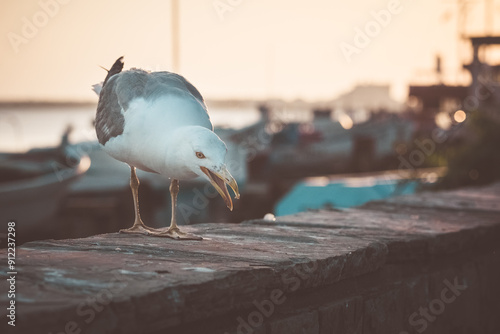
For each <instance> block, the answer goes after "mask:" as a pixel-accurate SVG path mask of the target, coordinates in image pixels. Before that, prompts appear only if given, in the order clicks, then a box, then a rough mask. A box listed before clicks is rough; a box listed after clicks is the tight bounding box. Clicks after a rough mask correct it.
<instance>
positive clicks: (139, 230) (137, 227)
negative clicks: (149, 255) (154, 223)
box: [120, 224, 157, 235]
mask: <svg viewBox="0 0 500 334" xmlns="http://www.w3.org/2000/svg"><path fill="white" fill-rule="evenodd" d="M156 231H157V230H155V229H153V228H151V227H148V226H146V225H144V224H134V226H132V227H131V228H127V229H123V230H120V233H129V234H144V235H151V234H153V233H154V232H156Z"/></svg>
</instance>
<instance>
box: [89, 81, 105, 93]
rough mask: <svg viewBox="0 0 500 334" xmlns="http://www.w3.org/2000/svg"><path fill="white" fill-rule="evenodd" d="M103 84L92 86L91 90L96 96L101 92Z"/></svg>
mask: <svg viewBox="0 0 500 334" xmlns="http://www.w3.org/2000/svg"><path fill="white" fill-rule="evenodd" d="M102 86H103V82H102V81H101V82H99V83H96V84H95V85H92V90H93V91H94V92H95V93H96V94H97V96H99V95H101V90H102Z"/></svg>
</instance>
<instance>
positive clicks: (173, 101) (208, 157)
mask: <svg viewBox="0 0 500 334" xmlns="http://www.w3.org/2000/svg"><path fill="white" fill-rule="evenodd" d="M123 65H124V61H123V57H120V58H118V59H117V60H116V61H115V63H114V64H113V66H112V67H111V69H110V70H109V71H108V74H107V76H106V78H105V79H104V82H103V83H102V84H97V85H94V86H93V87H94V91H95V92H96V93H97V94H98V95H99V102H98V104H97V113H96V119H95V130H96V133H97V139H98V140H99V143H100V145H101V147H102V148H103V150H104V151H105V152H106V153H108V154H109V155H110V156H112V157H113V158H115V159H117V160H119V161H122V162H125V163H127V164H128V165H129V166H130V188H131V189H132V195H133V199H134V208H135V220H134V224H133V225H132V227H130V228H128V229H123V230H120V232H122V233H137V234H145V235H152V236H158V237H167V238H173V239H177V240H179V239H184V240H201V239H202V238H201V237H199V236H196V235H193V234H189V233H185V232H182V231H181V230H180V229H179V226H178V225H177V221H176V207H177V194H178V192H179V180H188V179H193V178H195V177H199V176H201V177H202V178H204V179H206V180H207V181H209V182H210V183H211V184H212V185H213V186H214V187H215V189H216V190H217V191H218V192H219V194H220V195H221V197H222V198H223V199H224V201H225V203H226V205H227V207H228V208H229V209H230V210H232V209H233V202H232V200H231V196H230V195H229V192H228V190H227V187H226V185H229V187H231V189H232V190H233V192H234V194H235V197H236V198H239V196H240V195H239V191H238V184H237V183H236V180H235V179H234V178H233V177H232V176H231V174H230V173H229V171H228V170H227V168H226V165H225V158H226V153H227V147H226V145H225V144H224V142H223V141H222V140H221V139H220V138H219V137H218V136H217V135H216V134H215V133H214V131H213V125H212V123H211V122H210V117H209V115H208V110H207V106H206V104H205V101H204V99H203V97H202V96H201V94H200V92H199V91H198V90H197V89H196V88H195V87H194V86H193V85H192V84H191V83H190V82H189V81H188V80H186V79H185V78H184V77H182V76H181V75H178V74H175V73H172V72H149V71H145V70H142V69H138V68H132V69H130V70H127V71H122V70H123ZM136 168H138V169H140V170H143V171H146V172H151V173H157V174H161V175H164V176H166V177H168V178H170V179H171V182H170V195H171V198H172V219H171V222H170V227H168V228H163V229H154V228H151V227H148V226H146V224H144V222H143V221H142V219H141V216H140V214H139V194H138V188H139V179H138V177H137V174H136Z"/></svg>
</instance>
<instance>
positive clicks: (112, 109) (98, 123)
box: [95, 75, 125, 145]
mask: <svg viewBox="0 0 500 334" xmlns="http://www.w3.org/2000/svg"><path fill="white" fill-rule="evenodd" d="M117 77H118V76H117V75H114V76H113V77H111V78H109V79H108V81H107V82H106V85H104V87H103V88H102V91H101V94H100V96H99V103H98V104H97V114H96V117H95V130H96V133H97V139H98V140H99V143H100V144H101V145H104V144H106V143H107V142H108V140H109V139H111V138H113V137H116V136H119V135H121V134H122V133H123V128H124V126H125V118H124V117H123V114H122V111H121V109H122V108H121V106H120V104H119V103H118V97H117V95H116V81H117V80H116V79H117Z"/></svg>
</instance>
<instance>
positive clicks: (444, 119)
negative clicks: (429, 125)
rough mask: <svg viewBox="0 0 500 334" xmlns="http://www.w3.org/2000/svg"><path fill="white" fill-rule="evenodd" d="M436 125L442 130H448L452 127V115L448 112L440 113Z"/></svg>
mask: <svg viewBox="0 0 500 334" xmlns="http://www.w3.org/2000/svg"><path fill="white" fill-rule="evenodd" d="M435 120H436V125H437V126H439V127H440V128H441V129H444V130H447V129H449V128H450V126H451V118H450V115H448V113H446V112H440V113H439V114H437V115H436V118H435Z"/></svg>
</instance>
